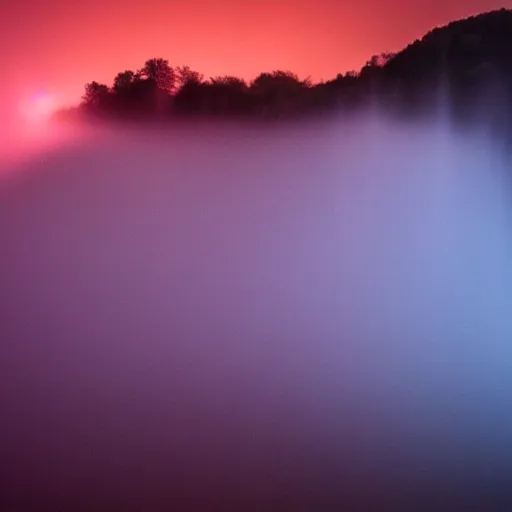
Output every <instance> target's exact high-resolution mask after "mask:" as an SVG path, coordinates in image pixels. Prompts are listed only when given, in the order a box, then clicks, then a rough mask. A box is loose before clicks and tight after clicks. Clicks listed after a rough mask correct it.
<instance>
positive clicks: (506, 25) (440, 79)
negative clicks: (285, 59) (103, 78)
mask: <svg viewBox="0 0 512 512" xmlns="http://www.w3.org/2000/svg"><path fill="white" fill-rule="evenodd" d="M511 59H512V11H510V10H506V9H501V10H499V11H492V12H489V13H485V14H481V15H478V16H474V17H471V18H467V19H464V20H460V21H455V22H452V23H450V24H448V25H447V26H444V27H441V28H436V29H434V30H432V31H431V32H429V33H428V34H426V35H425V36H424V37H423V38H422V39H421V40H417V41H415V42H414V43H412V44H410V45H408V46H407V47H406V48H405V49H403V50H402V51H400V52H398V53H383V54H381V55H376V56H373V57H372V58H371V59H370V60H368V62H367V63H366V65H365V66H364V67H363V68H362V69H361V70H360V71H359V72H358V73H355V72H352V73H347V74H345V75H342V74H339V75H338V76H337V77H336V78H334V79H332V80H330V81H327V82H321V83H316V84H313V83H311V81H310V80H309V79H306V80H301V79H300V78H299V77H298V76H297V75H295V74H294V73H292V72H289V71H282V70H277V71H273V72H268V73H261V74H260V75H259V76H258V77H257V78H256V79H255V80H253V81H252V82H251V83H249V84H248V83H246V82H245V81H243V80H241V79H239V78H237V77H231V76H225V77H213V78H210V79H208V80H205V79H204V77H203V75H201V74H200V73H199V72H197V71H194V70H191V69H190V68H189V67H186V66H184V67H175V68H173V67H172V66H171V65H170V64H169V62H168V61H167V60H165V59H162V58H155V59H149V60H147V61H146V63H145V64H144V66H143V67H142V68H141V69H140V70H138V71H130V70H127V71H123V72H121V73H119V74H118V75H117V76H116V77H115V78H114V81H113V85H112V87H108V86H107V85H104V84H99V83H97V82H91V83H89V84H87V85H86V87H85V94H84V96H83V101H82V104H81V106H80V107H79V111H80V112H82V113H87V114H88V115H93V116H100V117H108V118H118V119H141V118H151V119H153V118H155V117H160V118H162V117H163V118H169V119H176V118H182V117H222V118H251V119H254V118H264V119H265V118H271V119H274V118H295V117H297V116H299V115H303V116H304V115H310V114H325V113H329V112H338V111H339V110H340V109H342V110H346V109H354V108H357V107H361V106H368V105H374V106H375V105H377V106H379V107H381V108H384V109H387V110H389V111H390V112H393V113H400V114H405V115H417V114H421V113H430V112H432V111H433V109H434V108H435V107H436V106H442V107H443V108H444V109H445V112H447V113H449V114H452V115H453V118H454V119H457V120H461V121H468V120H471V119H477V118H478V119H482V114H485V115H487V118H488V119H491V120H492V121H493V122H495V123H498V124H501V125H503V124H507V123H509V119H510V118H511V116H510V112H511V104H512V101H511V99H512V61H511Z"/></svg>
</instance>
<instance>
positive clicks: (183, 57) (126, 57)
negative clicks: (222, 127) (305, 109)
mask: <svg viewBox="0 0 512 512" xmlns="http://www.w3.org/2000/svg"><path fill="white" fill-rule="evenodd" d="M500 7H512V0H509V1H503V0H501V1H500V0H429V1H428V2H427V1H426V0H425V1H424V2H420V1H415V2H410V1H409V0H357V1H356V0H344V1H342V0H339V1H331V0H294V1H290V0H244V1H243V2H241V1H240V0H216V1H213V0H131V1H130V0H128V1H120V0H88V1H85V0H83V1H76V2H69V1H68V0H46V1H45V2H40V1H39V0H19V1H18V2H2V6H0V20H2V22H3V23H2V30H1V31H0V44H2V47H3V48H15V49H16V50H15V51H9V52H4V54H3V55H2V59H3V61H4V62H3V64H4V65H3V70H4V73H5V74H6V76H7V75H8V76H9V79H10V82H11V83H13V84H15V85H14V87H16V86H18V85H20V84H21V85H23V86H29V87H32V86H35V87H44V88H50V89H52V90H56V91H57V93H58V95H59V97H61V98H62V100H63V101H64V102H76V101H77V100H78V99H79V98H80V96H81V94H82V91H83V85H84V83H85V82H88V81H90V80H93V79H95V80H98V81H102V82H105V83H109V84H110V83H111V81H112V79H113V76H114V75H115V74H116V72H117V71H121V70H124V69H136V68H138V67H140V66H141V65H142V63H143V62H144V61H145V60H146V59H147V58H150V57H158V56H161V57H164V58H167V59H169V62H170V63H171V65H183V64H188V65H190V66H191V67H192V68H195V69H197V70H198V71H201V72H202V73H204V75H205V77H207V78H208V77H209V76H216V75H223V74H235V75H238V76H242V77H244V78H246V79H251V78H253V77H254V76H255V75H256V74H257V73H259V72H260V71H265V70H272V69H276V68H281V69H283V68H284V69H289V70H292V71H295V72H296V73H298V74H299V75H300V76H301V77H303V78H305V77H306V76H308V75H310V76H311V77H312V78H313V79H314V80H320V79H328V78H331V77H333V76H335V75H336V74H337V73H338V72H345V71H348V70H351V69H355V70H358V69H360V67H361V66H362V65H363V64H364V63H365V61H366V60H367V59H368V58H369V57H371V56H372V55H373V54H376V53H380V52H383V51H395V50H399V49H401V48H402V47H403V46H405V45H406V44H407V43H409V42H411V41H413V40H414V39H416V38H419V37H421V36H422V35H423V34H424V33H425V32H427V31H428V30H430V29H431V28H432V27H433V26H436V25H441V24H445V23H446V22H449V21H450V20H452V19H457V18H462V17H466V16H468V15H472V14H476V13H479V12H482V11H488V10H492V9H496V8H500Z"/></svg>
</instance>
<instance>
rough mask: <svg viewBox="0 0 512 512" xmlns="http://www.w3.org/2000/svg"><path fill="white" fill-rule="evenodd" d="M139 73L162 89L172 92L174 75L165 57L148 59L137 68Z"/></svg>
mask: <svg viewBox="0 0 512 512" xmlns="http://www.w3.org/2000/svg"><path fill="white" fill-rule="evenodd" d="M139 74H140V75H141V77H143V78H146V79H149V80H153V81H154V82H155V83H156V85H157V87H158V88H159V89H161V90H162V91H166V92H172V90H173V88H174V84H175V81H176V75H175V73H174V69H173V68H172V67H171V66H170V65H169V61H167V60H166V59H162V58H155V59H148V60H147V61H146V62H145V64H144V66H143V67H142V69H140V70H139Z"/></svg>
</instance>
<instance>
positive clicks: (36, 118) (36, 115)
mask: <svg viewBox="0 0 512 512" xmlns="http://www.w3.org/2000/svg"><path fill="white" fill-rule="evenodd" d="M56 109H57V102H56V99H55V97H54V96H53V95H52V94H50V93H48V92H44V91H40V92H37V93H35V94H33V95H32V96H30V97H29V98H27V99H25V100H24V101H22V102H20V115H21V117H22V119H23V121H24V122H26V123H28V124H30V125H33V126H38V125H42V124H46V123H47V122H48V121H49V120H50V118H51V116H52V114H53V113H54V112H55V110H56Z"/></svg>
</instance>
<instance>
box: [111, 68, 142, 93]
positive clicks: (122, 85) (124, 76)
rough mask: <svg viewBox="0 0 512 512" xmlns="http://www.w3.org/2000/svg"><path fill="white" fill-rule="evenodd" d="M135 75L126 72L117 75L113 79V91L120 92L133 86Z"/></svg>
mask: <svg viewBox="0 0 512 512" xmlns="http://www.w3.org/2000/svg"><path fill="white" fill-rule="evenodd" d="M136 76H137V75H136V74H135V72H133V71H130V70H127V71H122V72H121V73H118V74H117V75H116V77H115V78H114V87H113V88H114V91H116V92H121V91H126V90H127V89H129V88H130V86H131V85H133V82H134V81H135V79H136Z"/></svg>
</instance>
